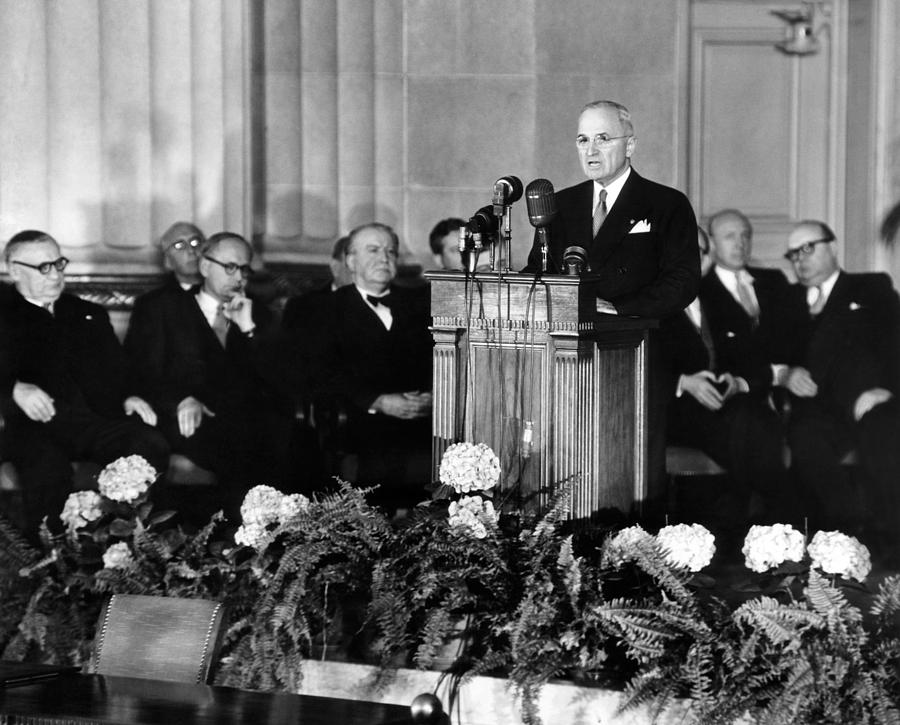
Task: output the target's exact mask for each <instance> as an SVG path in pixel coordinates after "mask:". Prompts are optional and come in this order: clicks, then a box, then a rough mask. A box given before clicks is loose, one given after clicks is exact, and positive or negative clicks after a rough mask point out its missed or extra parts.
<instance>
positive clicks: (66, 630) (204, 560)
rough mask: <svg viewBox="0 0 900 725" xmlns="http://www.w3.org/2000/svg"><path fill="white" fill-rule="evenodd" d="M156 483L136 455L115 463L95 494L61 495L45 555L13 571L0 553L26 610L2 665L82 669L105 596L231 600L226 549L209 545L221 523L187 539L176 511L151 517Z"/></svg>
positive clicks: (31, 556) (34, 554)
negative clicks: (56, 527)
mask: <svg viewBox="0 0 900 725" xmlns="http://www.w3.org/2000/svg"><path fill="white" fill-rule="evenodd" d="M157 475H158V474H157V472H156V471H155V470H154V469H153V467H152V466H151V465H150V464H149V463H148V462H147V461H146V460H145V459H144V458H142V457H140V456H126V457H123V458H119V459H117V460H116V461H113V462H112V463H110V464H109V465H108V466H106V467H105V468H104V469H103V471H102V472H101V473H100V476H99V477H98V489H99V490H98V491H76V492H73V493H71V494H70V495H69V496H68V498H67V499H66V502H65V504H64V506H63V509H62V511H61V512H60V515H59V518H60V520H61V521H62V523H63V525H64V531H63V532H62V533H60V534H54V533H52V532H51V530H50V528H49V527H48V526H47V523H46V521H45V523H44V524H43V525H42V527H41V530H40V541H41V547H42V549H43V551H42V552H41V551H34V550H31V551H29V552H28V554H27V555H25V556H23V555H21V554H20V555H19V556H18V557H17V560H18V563H19V564H20V565H19V566H18V567H15V568H14V566H13V565H14V564H15V563H16V559H12V558H10V557H9V553H10V552H11V551H13V550H14V549H15V547H12V548H9V547H6V548H5V551H4V556H2V557H0V565H5V567H3V572H4V576H6V577H12V576H15V578H16V586H17V587H18V590H19V591H25V592H27V601H26V603H25V604H24V606H23V607H22V609H21V612H20V617H21V619H20V621H19V623H18V627H17V631H16V632H15V634H14V635H13V636H12V637H10V638H9V639H8V640H7V641H6V643H5V648H4V652H3V657H5V658H8V659H31V660H39V661H45V662H54V663H68V664H76V665H82V664H84V663H85V662H87V661H88V660H89V655H90V648H91V643H92V641H93V632H94V627H95V625H96V620H97V616H98V615H99V612H100V608H101V606H102V603H103V600H104V599H105V598H106V597H107V596H108V595H109V594H112V593H131V594H169V595H173V596H198V597H207V598H212V599H222V598H225V597H226V596H231V597H232V598H234V597H233V595H234V592H233V589H234V587H233V586H232V585H233V583H234V579H235V569H234V566H233V565H232V563H231V562H229V561H228V559H227V557H226V556H224V555H223V551H224V546H223V545H222V544H221V543H213V542H212V541H211V539H212V536H213V532H214V531H215V530H216V528H217V527H218V525H219V524H220V523H221V515H217V516H215V517H213V520H212V521H210V523H209V524H208V525H207V526H206V527H204V529H202V530H201V531H200V532H198V533H197V534H196V535H194V536H192V537H191V536H187V535H186V534H184V532H182V531H181V530H180V529H179V528H177V527H173V526H171V524H170V523H169V522H170V521H171V518H172V516H173V515H174V512H172V511H163V512H155V511H154V510H153V506H152V504H151V503H150V501H149V497H150V493H151V491H152V484H153V482H154V481H155V480H156V478H157ZM19 548H21V546H19ZM3 578H4V577H0V579H3ZM229 582H230V583H229Z"/></svg>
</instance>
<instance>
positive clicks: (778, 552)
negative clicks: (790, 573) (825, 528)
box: [741, 524, 806, 572]
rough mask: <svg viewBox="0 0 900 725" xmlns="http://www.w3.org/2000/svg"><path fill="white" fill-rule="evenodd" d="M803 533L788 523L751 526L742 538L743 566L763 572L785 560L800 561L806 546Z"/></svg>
mask: <svg viewBox="0 0 900 725" xmlns="http://www.w3.org/2000/svg"><path fill="white" fill-rule="evenodd" d="M805 543H806V542H805V541H804V538H803V534H801V533H800V532H799V531H797V530H796V529H795V528H794V527H793V526H790V525H789V524H774V525H772V526H751V527H750V531H748V532H747V536H746V537H745V538H744V547H743V548H742V549H741V553H742V554H743V555H744V566H746V567H747V568H748V569H750V570H751V571H755V572H764V571H768V570H769V569H774V568H775V567H777V566H780V565H781V564H783V563H784V562H786V561H800V560H801V559H803V552H804V549H805V548H806V546H805Z"/></svg>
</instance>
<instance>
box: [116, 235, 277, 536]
mask: <svg viewBox="0 0 900 725" xmlns="http://www.w3.org/2000/svg"><path fill="white" fill-rule="evenodd" d="M252 256H253V253H252V250H251V247H250V245H249V244H248V243H247V241H246V240H245V239H244V238H243V237H241V236H240V235H239V234H235V233H232V232H219V233H218V234H214V235H213V236H211V237H210V238H209V240H208V241H207V242H206V244H205V245H204V247H203V248H202V250H201V257H200V265H199V269H200V275H201V277H202V278H203V283H202V285H200V286H199V287H198V288H196V289H195V290H194V291H193V293H191V294H172V295H167V296H165V297H160V298H159V299H158V304H155V305H154V306H153V308H152V310H148V311H147V312H148V313H149V312H152V316H153V319H151V320H148V319H142V320H141V323H142V324H141V325H140V326H134V325H133V326H131V327H130V328H129V330H128V333H127V335H126V338H125V347H126V350H127V351H128V353H129V355H130V357H131V360H132V364H133V365H134V367H135V370H136V371H137V373H138V375H139V379H140V381H141V385H142V389H143V390H144V391H145V392H146V395H147V397H148V398H149V399H150V400H151V401H153V403H154V405H155V406H156V408H157V410H159V414H160V427H161V428H162V430H163V431H164V432H165V434H166V436H167V438H168V439H169V441H170V442H171V445H172V449H173V450H174V451H176V452H178V453H182V454H184V455H185V456H187V457H188V458H190V459H191V460H192V461H193V462H194V463H196V464H197V465H199V466H201V467H202V468H206V469H209V470H211V471H213V472H215V473H216V475H217V477H218V479H219V487H218V490H217V491H215V492H213V496H214V500H211V501H200V500H199V499H200V496H199V493H200V492H195V491H191V492H188V493H183V494H182V495H180V496H179V495H177V493H176V492H177V490H178V487H175V486H173V487H170V489H169V490H168V491H167V494H168V495H170V496H171V497H172V500H171V501H167V503H169V504H171V505H173V506H175V507H177V508H180V509H181V510H183V512H184V514H185V517H186V518H188V519H195V518H203V517H205V516H206V515H208V514H209V513H211V512H212V511H213V510H216V509H218V508H224V509H225V511H226V514H227V515H228V516H229V518H230V519H231V520H236V517H237V512H238V510H239V508H240V503H241V501H242V500H243V496H244V494H245V493H246V491H247V490H248V488H250V486H252V485H255V484H257V483H267V484H271V485H274V486H278V487H281V488H285V487H287V486H289V485H290V481H289V475H288V471H287V457H288V453H289V451H288V449H289V434H290V421H291V411H290V410H289V407H290V406H289V405H286V404H285V402H284V401H283V400H281V399H280V397H279V396H278V395H277V394H276V393H275V392H274V384H273V382H272V380H271V379H270V377H269V374H270V372H271V369H272V368H271V365H270V364H269V360H270V357H269V356H270V354H271V350H270V349H269V347H268V342H269V340H270V338H271V335H272V334H273V333H274V330H273V326H274V322H273V319H272V315H271V313H270V312H269V310H268V309H266V308H265V307H264V306H263V305H260V304H255V303H254V302H253V300H252V299H250V298H248V297H247V296H246V295H245V292H244V290H245V287H246V284H247V278H248V277H249V276H250V274H251V273H252V269H251V266H250V262H251V259H252ZM148 316H149V314H148Z"/></svg>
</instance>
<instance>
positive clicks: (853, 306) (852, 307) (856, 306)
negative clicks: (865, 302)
mask: <svg viewBox="0 0 900 725" xmlns="http://www.w3.org/2000/svg"><path fill="white" fill-rule="evenodd" d="M861 309H862V305H861V304H859V303H858V302H851V303H850V311H851V312H853V311H854V310H861Z"/></svg>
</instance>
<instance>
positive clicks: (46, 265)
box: [0, 230, 169, 535]
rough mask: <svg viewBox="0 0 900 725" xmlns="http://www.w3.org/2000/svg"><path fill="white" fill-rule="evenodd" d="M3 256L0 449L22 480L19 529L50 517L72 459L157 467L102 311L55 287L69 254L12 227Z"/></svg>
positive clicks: (156, 447)
mask: <svg viewBox="0 0 900 725" xmlns="http://www.w3.org/2000/svg"><path fill="white" fill-rule="evenodd" d="M5 259H6V264H7V269H8V272H9V276H10V279H11V280H12V281H13V284H14V285H15V292H13V293H10V294H8V295H6V297H8V299H7V300H6V301H5V303H4V304H3V305H2V308H3V309H2V311H0V314H2V316H3V318H4V323H5V324H4V325H3V328H4V332H5V338H4V339H2V340H0V357H2V358H3V359H4V362H3V363H2V364H0V370H2V371H4V372H3V376H4V378H5V380H4V381H3V382H4V387H3V390H2V397H3V402H2V410H3V414H4V418H5V423H6V425H5V431H4V437H5V445H4V452H5V455H6V457H7V458H8V459H9V460H10V461H12V463H13V464H14V465H15V467H16V470H17V471H18V474H19V478H20V480H21V483H22V496H23V503H24V511H25V527H26V533H27V534H29V535H33V534H34V533H35V532H36V528H37V526H38V524H39V523H40V520H41V518H42V517H44V516H47V515H49V516H50V519H49V521H50V523H51V524H57V523H58V519H57V518H56V517H57V516H58V514H59V512H60V511H61V510H62V507H63V504H64V503H65V500H66V497H67V496H68V494H69V492H70V491H71V488H72V485H71V478H72V467H71V461H75V460H90V461H94V462H96V463H98V464H101V465H105V464H107V463H109V462H111V461H113V460H115V459H116V458H119V457H120V456H126V455H131V454H138V455H141V456H143V457H144V458H146V459H147V460H148V461H149V462H150V464H151V465H153V467H154V468H156V470H157V471H159V472H161V473H162V472H165V470H166V465H167V462H168V454H169V447H168V444H167V443H166V440H165V438H164V437H163V435H162V434H161V433H160V432H159V431H158V430H156V429H155V428H154V427H153V426H155V425H156V422H157V418H156V413H155V411H154V409H153V408H152V407H151V406H150V405H149V404H148V403H147V401H146V400H144V399H143V398H140V397H137V396H136V395H134V392H135V391H134V389H133V387H132V386H131V385H130V381H129V376H128V367H127V364H126V358H125V354H124V351H123V350H122V347H121V345H120V344H119V341H118V339H117V338H116V335H115V333H114V332H113V328H112V326H111V324H110V321H109V315H108V314H107V313H106V311H105V310H104V309H103V308H102V307H100V306H99V305H95V304H93V303H91V302H86V301H85V300H82V299H80V298H78V297H75V296H74V295H70V294H67V293H65V292H64V291H63V289H64V287H65V275H64V270H65V268H66V265H67V264H68V260H67V259H66V258H65V257H63V256H62V255H61V254H60V250H59V245H58V244H57V243H56V241H55V240H54V239H53V237H51V236H50V235H49V234H46V233H44V232H41V231H35V230H28V231H23V232H19V233H18V234H16V235H15V236H14V237H13V238H12V239H10V240H9V243H8V244H7V245H6V251H5Z"/></svg>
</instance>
